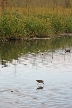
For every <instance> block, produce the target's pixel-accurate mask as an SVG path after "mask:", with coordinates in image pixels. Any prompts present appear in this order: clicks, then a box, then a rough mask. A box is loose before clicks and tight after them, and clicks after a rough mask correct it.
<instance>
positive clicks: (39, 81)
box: [36, 80, 44, 84]
mask: <svg viewBox="0 0 72 108" xmlns="http://www.w3.org/2000/svg"><path fill="white" fill-rule="evenodd" d="M36 81H37V82H38V83H43V84H44V81H43V80H36Z"/></svg>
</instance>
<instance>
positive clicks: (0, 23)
mask: <svg viewBox="0 0 72 108" xmlns="http://www.w3.org/2000/svg"><path fill="white" fill-rule="evenodd" d="M5 1H7V0H5ZM66 1H69V0H65V1H64V2H62V4H61V5H59V4H58V3H60V1H59V2H57V1H52V2H51V3H50V2H48V1H47V0H46V1H42V2H39V3H38V1H35V2H33V1H29V0H26V2H24V1H22V2H21V3H22V4H23V3H24V5H26V6H24V7H23V5H22V4H21V3H20V2H19V1H18V0H17V2H16V1H15V7H14V6H13V5H14V4H12V5H10V6H9V4H8V3H7V2H5V3H4V4H3V5H4V6H2V11H1V14H0V38H2V39H24V38H30V37H47V36H53V35H56V34H60V33H72V7H71V1H69V5H68V6H66V3H67V2H66ZM8 2H9V3H14V2H11V0H10V1H8ZM30 3H34V5H33V6H31V4H30ZM48 3H50V5H49V4H48ZM5 4H6V5H5ZM7 4H8V5H7ZM19 4H20V5H19ZM38 4H39V5H38ZM42 4H44V5H42ZM51 4H52V7H51ZM64 4H65V5H64ZM41 6H42V7H41ZM65 6H66V7H65Z"/></svg>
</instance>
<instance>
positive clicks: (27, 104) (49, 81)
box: [0, 37, 72, 108]
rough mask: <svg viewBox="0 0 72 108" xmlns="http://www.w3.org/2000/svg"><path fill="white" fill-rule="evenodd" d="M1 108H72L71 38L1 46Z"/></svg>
mask: <svg viewBox="0 0 72 108" xmlns="http://www.w3.org/2000/svg"><path fill="white" fill-rule="evenodd" d="M57 42H58V43H57ZM65 48H66V49H70V50H71V52H70V53H65ZM37 79H42V80H44V85H43V84H37V82H36V80H37ZM0 108H72V38H71V37H70V38H62V39H61V38H60V39H56V40H54V41H53V40H34V41H32V40H30V41H27V42H12V43H4V44H3V43H1V48H0Z"/></svg>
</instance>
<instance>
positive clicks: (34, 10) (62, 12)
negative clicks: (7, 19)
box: [0, 6, 72, 16]
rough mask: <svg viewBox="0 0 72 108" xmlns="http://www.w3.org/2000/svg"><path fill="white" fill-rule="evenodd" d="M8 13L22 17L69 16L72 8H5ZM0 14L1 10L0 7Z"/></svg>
mask: <svg viewBox="0 0 72 108" xmlns="http://www.w3.org/2000/svg"><path fill="white" fill-rule="evenodd" d="M5 10H7V11H10V12H18V13H20V14H23V15H37V14H57V15H59V16H60V15H65V16H66V15H70V14H72V8H71V7H70V8H64V7H61V6H56V7H33V8H32V7H27V8H26V7H25V8H24V7H7V9H5ZM0 13H2V9H1V7H0Z"/></svg>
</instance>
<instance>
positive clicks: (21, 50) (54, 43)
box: [0, 36, 72, 64]
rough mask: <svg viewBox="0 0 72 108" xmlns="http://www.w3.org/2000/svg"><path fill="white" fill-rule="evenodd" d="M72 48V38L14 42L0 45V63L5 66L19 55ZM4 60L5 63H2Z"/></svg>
mask: <svg viewBox="0 0 72 108" xmlns="http://www.w3.org/2000/svg"><path fill="white" fill-rule="evenodd" d="M71 46H72V37H64V36H63V37H60V38H54V39H41V40H40V39H37V40H25V41H15V42H5V43H0V61H1V64H5V62H6V61H12V60H13V59H17V58H18V57H20V56H21V54H24V55H25V54H28V53H38V52H45V51H49V52H52V51H55V50H57V49H59V48H61V49H64V48H66V47H68V48H70V47H71ZM4 60H6V61H4Z"/></svg>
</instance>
